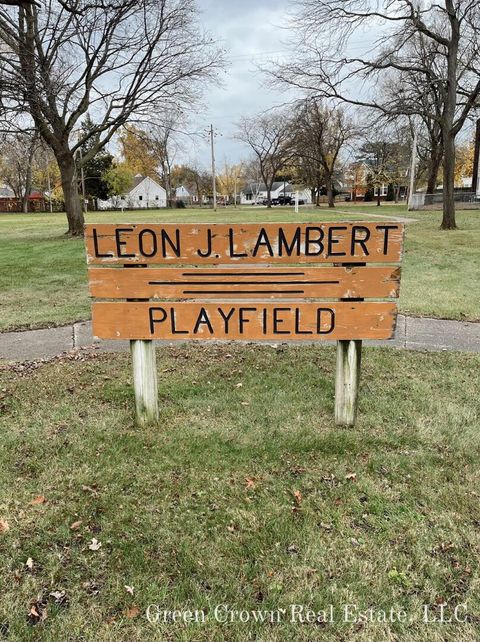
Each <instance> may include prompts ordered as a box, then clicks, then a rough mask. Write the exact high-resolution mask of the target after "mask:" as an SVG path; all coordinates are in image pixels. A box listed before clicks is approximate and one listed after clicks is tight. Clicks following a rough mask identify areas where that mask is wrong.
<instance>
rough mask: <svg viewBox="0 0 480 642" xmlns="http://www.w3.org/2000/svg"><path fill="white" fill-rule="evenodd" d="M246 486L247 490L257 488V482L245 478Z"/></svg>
mask: <svg viewBox="0 0 480 642" xmlns="http://www.w3.org/2000/svg"><path fill="white" fill-rule="evenodd" d="M245 484H246V488H247V489H248V488H255V482H254V481H253V479H250V478H249V477H245Z"/></svg>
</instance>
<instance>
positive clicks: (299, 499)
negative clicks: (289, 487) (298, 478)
mask: <svg viewBox="0 0 480 642" xmlns="http://www.w3.org/2000/svg"><path fill="white" fill-rule="evenodd" d="M293 496H294V497H295V502H296V504H297V506H300V504H301V503H302V493H301V492H300V491H299V490H296V491H294V493H293Z"/></svg>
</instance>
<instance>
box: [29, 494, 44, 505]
mask: <svg viewBox="0 0 480 642" xmlns="http://www.w3.org/2000/svg"><path fill="white" fill-rule="evenodd" d="M46 501H47V500H46V499H45V496H44V495H39V496H38V497H35V499H32V501H31V502H30V504H31V505H32V506H38V505H39V504H45V503H46Z"/></svg>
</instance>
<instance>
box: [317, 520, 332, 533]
mask: <svg viewBox="0 0 480 642" xmlns="http://www.w3.org/2000/svg"><path fill="white" fill-rule="evenodd" d="M320 528H323V529H324V530H326V531H331V530H332V528H333V526H332V524H327V523H326V522H320Z"/></svg>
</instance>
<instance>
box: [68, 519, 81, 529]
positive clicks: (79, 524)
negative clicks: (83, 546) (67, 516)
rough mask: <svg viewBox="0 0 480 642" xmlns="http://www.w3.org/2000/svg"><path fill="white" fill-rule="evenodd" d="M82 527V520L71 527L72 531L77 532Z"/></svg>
mask: <svg viewBox="0 0 480 642" xmlns="http://www.w3.org/2000/svg"><path fill="white" fill-rule="evenodd" d="M81 525H82V520H81V519H79V520H78V522H73V524H72V525H71V526H70V530H72V531H76V530H78V529H79V528H80V526H81Z"/></svg>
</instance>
